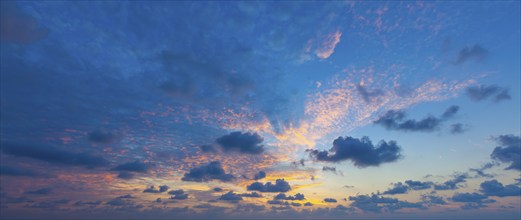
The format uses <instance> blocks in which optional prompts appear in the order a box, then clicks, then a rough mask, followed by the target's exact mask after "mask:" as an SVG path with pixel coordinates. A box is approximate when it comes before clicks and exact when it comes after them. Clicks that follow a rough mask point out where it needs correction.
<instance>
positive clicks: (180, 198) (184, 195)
mask: <svg viewBox="0 0 521 220" xmlns="http://www.w3.org/2000/svg"><path fill="white" fill-rule="evenodd" d="M170 199H175V200H185V199H188V194H184V193H182V194H175V195H174V196H172V197H170Z"/></svg>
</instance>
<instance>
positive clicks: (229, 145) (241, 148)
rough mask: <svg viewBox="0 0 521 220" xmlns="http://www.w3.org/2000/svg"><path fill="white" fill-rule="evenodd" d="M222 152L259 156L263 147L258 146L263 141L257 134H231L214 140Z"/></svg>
mask: <svg viewBox="0 0 521 220" xmlns="http://www.w3.org/2000/svg"><path fill="white" fill-rule="evenodd" d="M215 141H216V142H217V143H218V144H219V145H220V146H221V147H222V148H223V149H224V151H238V152H241V153H246V154H260V153H262V152H264V146H263V145H260V144H261V143H262V142H263V141H264V139H263V138H262V137H261V136H259V135H258V134H257V133H253V134H252V133H250V132H247V133H242V132H240V131H237V132H232V133H230V134H228V135H224V136H222V137H220V138H217V140H215Z"/></svg>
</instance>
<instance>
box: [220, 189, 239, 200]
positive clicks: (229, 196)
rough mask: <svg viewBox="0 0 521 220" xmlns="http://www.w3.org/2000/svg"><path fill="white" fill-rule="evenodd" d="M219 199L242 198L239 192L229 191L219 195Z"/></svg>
mask: <svg viewBox="0 0 521 220" xmlns="http://www.w3.org/2000/svg"><path fill="white" fill-rule="evenodd" d="M219 200H224V201H232V202H237V201H240V200H242V197H241V196H240V195H239V194H237V193H234V192H233V191H230V192H227V193H225V194H222V195H221V197H219Z"/></svg>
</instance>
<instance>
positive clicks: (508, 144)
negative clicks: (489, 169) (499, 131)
mask: <svg viewBox="0 0 521 220" xmlns="http://www.w3.org/2000/svg"><path fill="white" fill-rule="evenodd" d="M495 140H496V141H497V142H498V144H500V145H501V146H498V147H496V148H494V151H492V154H490V157H492V159H494V160H497V161H500V162H503V163H510V166H508V167H507V168H506V169H507V170H517V171H521V138H520V137H519V136H515V135H500V136H499V137H496V138H495Z"/></svg>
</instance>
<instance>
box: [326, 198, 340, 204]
mask: <svg viewBox="0 0 521 220" xmlns="http://www.w3.org/2000/svg"><path fill="white" fill-rule="evenodd" d="M324 202H327V203H337V201H336V199H333V198H325V199H324Z"/></svg>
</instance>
